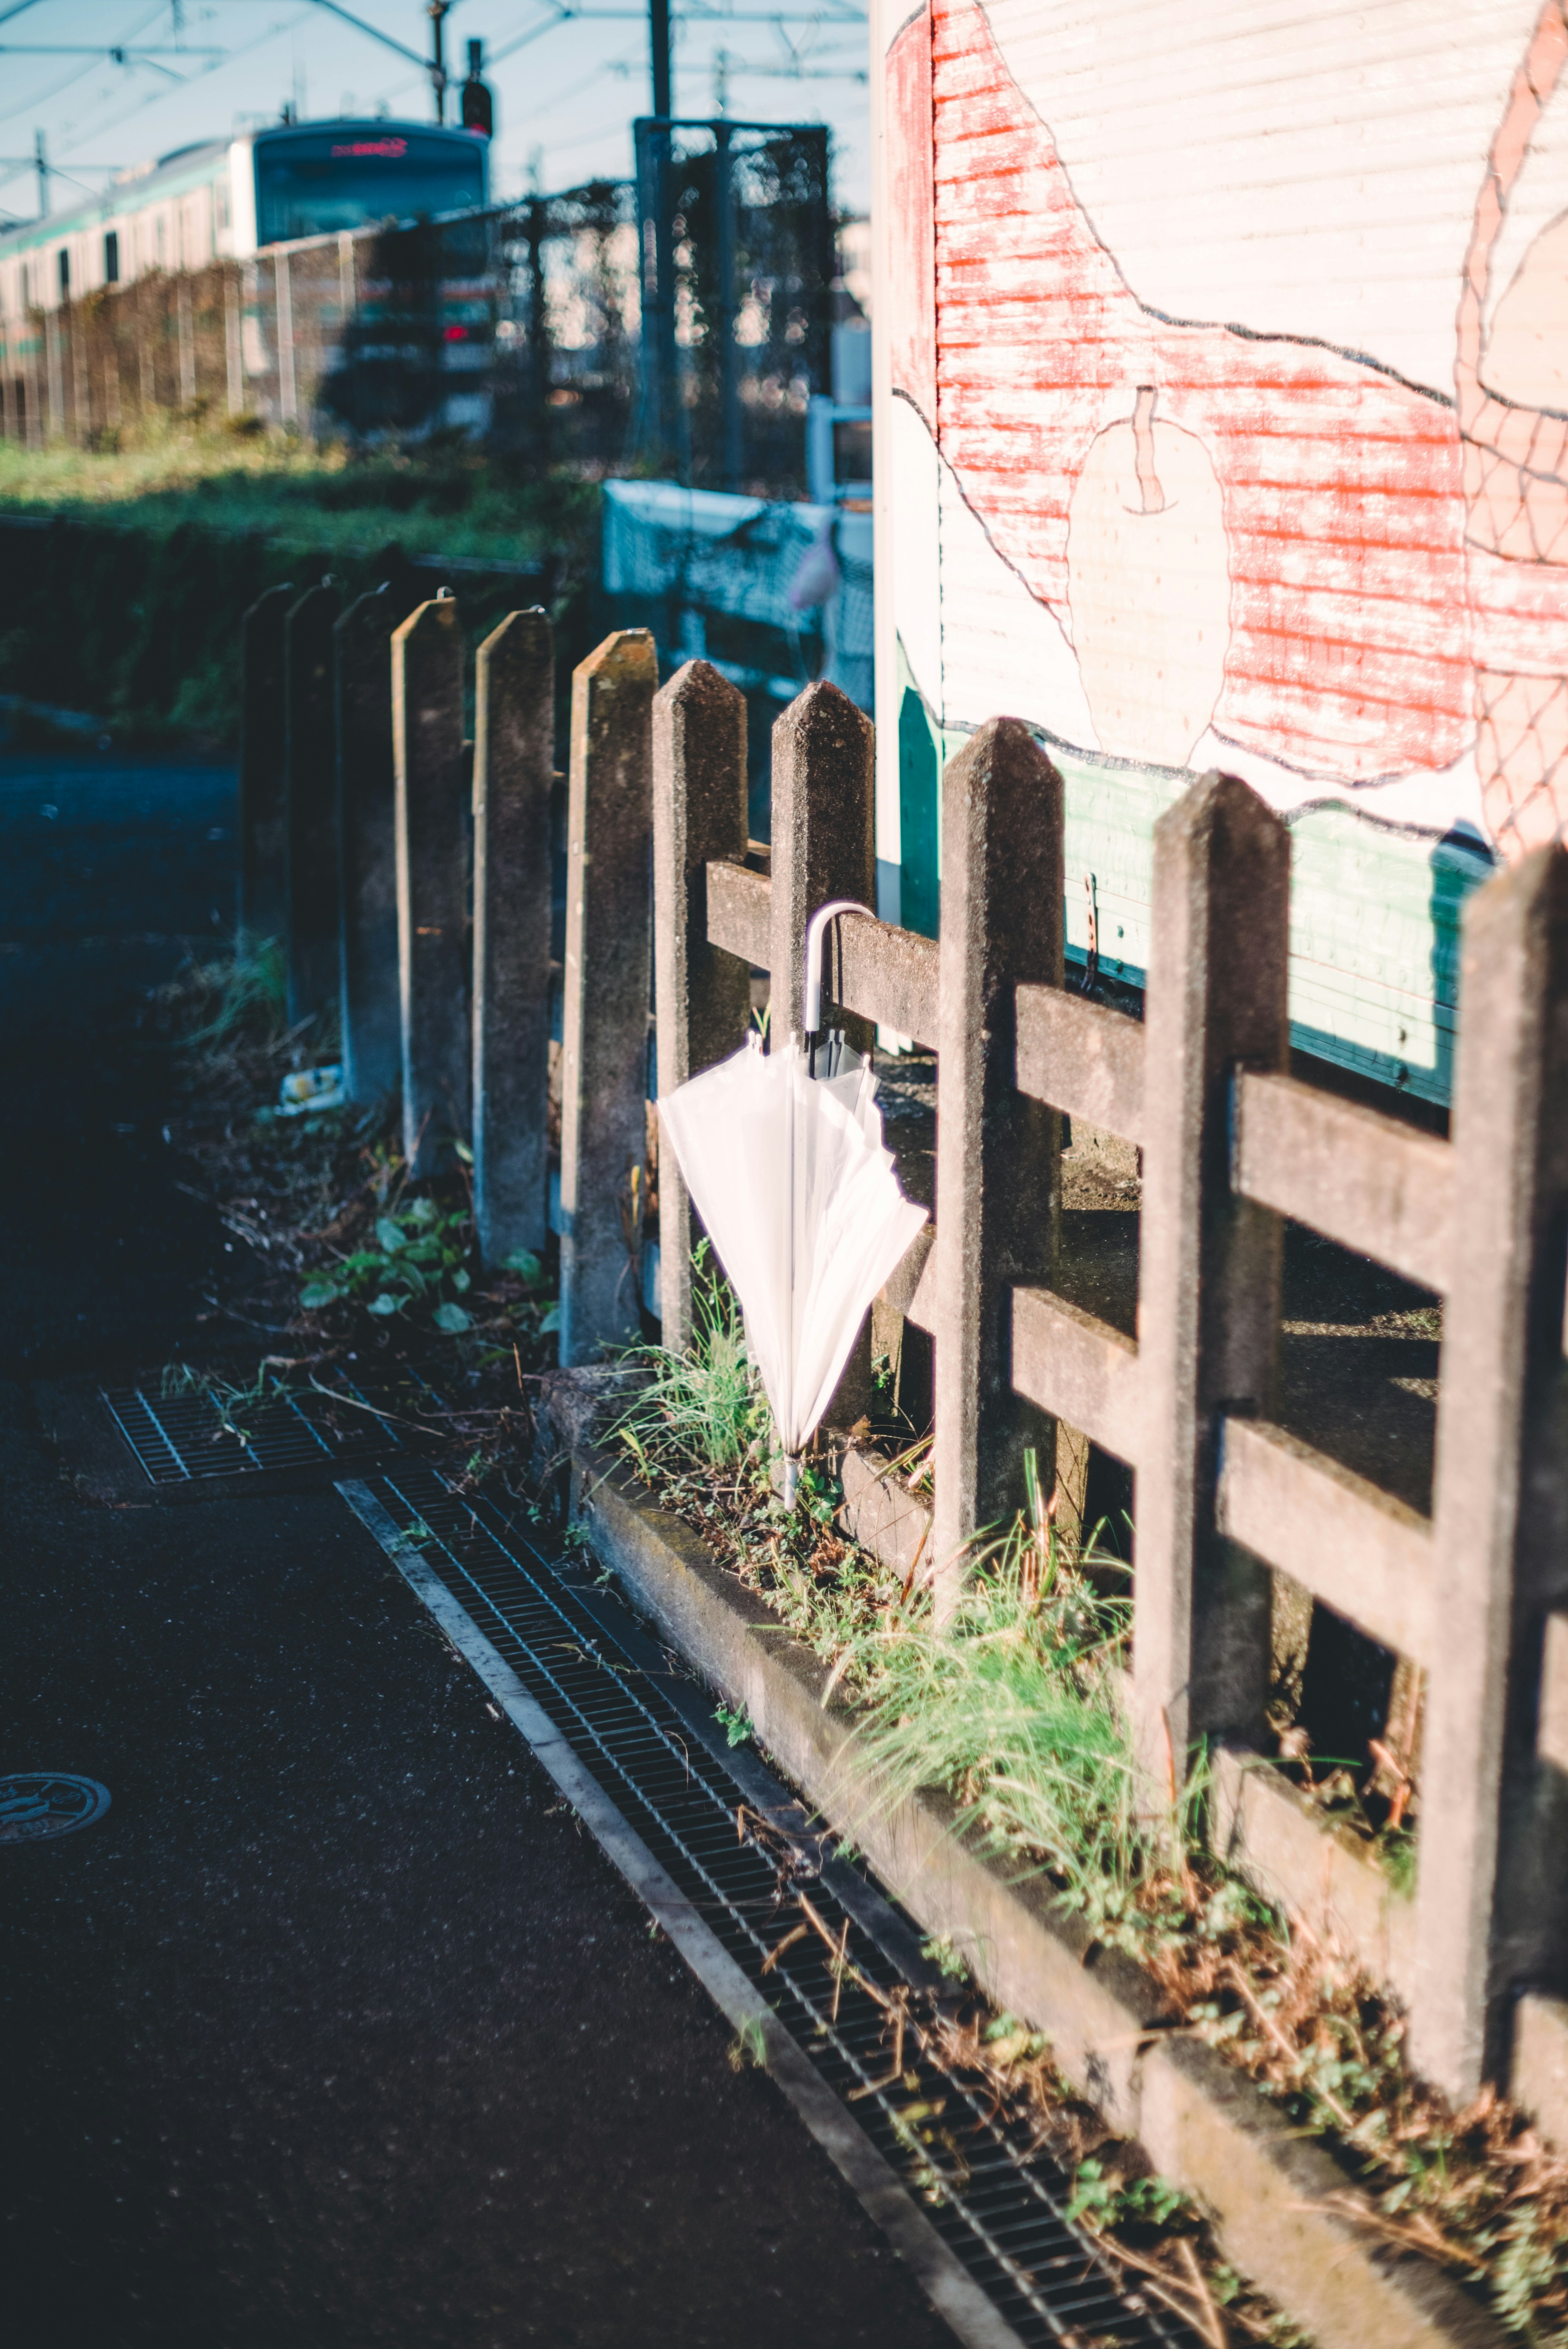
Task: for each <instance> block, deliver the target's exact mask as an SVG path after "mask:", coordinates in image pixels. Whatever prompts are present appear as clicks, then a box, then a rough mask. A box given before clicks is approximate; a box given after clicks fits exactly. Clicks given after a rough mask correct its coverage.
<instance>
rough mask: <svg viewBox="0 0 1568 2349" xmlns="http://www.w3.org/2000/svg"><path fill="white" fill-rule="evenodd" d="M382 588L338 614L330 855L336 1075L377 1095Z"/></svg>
mask: <svg viewBox="0 0 1568 2349" xmlns="http://www.w3.org/2000/svg"><path fill="white" fill-rule="evenodd" d="M392 625H393V605H392V597H391V594H390V591H389V590H388V589H387V587H385V586H383V587H380V588H377V591H376V593H375V594H374V595H361V596H359V597H358V598H357V599H356V601H355V602H354V603H352V604H351V605H349V607H348V609H347V611H346V612H345V613H344V615H343V616H342V618H341V619H340V620H339V621H338V623H337V631H336V633H337V658H336V668H337V861H338V893H339V941H338V942H339V956H340V966H339V969H340V984H341V1015H342V1021H343V1081H344V1088H345V1091H346V1093H347V1095H348V1098H349V1100H350V1101H355V1102H374V1101H379V1100H381V1099H382V1097H383V1096H384V1095H385V1094H387V1093H389V1092H392V1091H393V1089H394V1087H395V1086H396V1085H397V1082H398V1081H399V1080H400V1078H401V1076H402V1073H403V1036H402V1022H401V1017H400V1014H399V1010H398V1003H397V812H396V799H397V782H396V779H395V776H394V772H393V759H392Z"/></svg>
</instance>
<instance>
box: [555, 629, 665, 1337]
mask: <svg viewBox="0 0 1568 2349" xmlns="http://www.w3.org/2000/svg"><path fill="white" fill-rule="evenodd" d="M657 683H658V663H657V658H656V656H655V650H654V640H653V637H652V636H650V635H649V633H648V631H647V630H646V629H645V628H628V629H624V630H622V631H620V632H619V633H618V634H616V635H614V636H606V637H605V639H604V641H603V644H602V645H601V646H600V647H599V648H598V650H597V651H596V652H594V653H591V654H590V655H589V657H588V658H587V659H586V660H585V661H583V662H581V663H579V665H578V667H577V668H576V669H575V670H574V671H573V678H572V771H571V779H570V789H569V798H568V813H567V858H566V963H565V973H564V981H563V988H562V993H563V1005H562V1011H563V1019H562V1104H561V1360H562V1363H578V1362H586V1361H591V1360H592V1359H593V1355H594V1354H595V1353H596V1352H597V1351H598V1350H599V1349H600V1348H601V1347H603V1346H614V1345H626V1344H628V1343H630V1342H631V1341H632V1340H634V1339H635V1338H636V1336H637V1335H638V1332H639V1330H640V1328H641V1318H640V1311H639V1308H640V1304H641V1291H642V1266H641V1218H642V1210H643V1184H644V1180H645V1170H644V1157H645V1147H646V1122H647V1092H648V1075H647V1069H648V996H649V986H650V980H651V977H652V972H651V968H650V960H651V948H652V936H651V921H650V911H651V908H650V896H651V892H650V889H649V874H648V862H649V847H650V834H651V832H652V825H653V775H652V755H651V731H652V719H653V698H654V690H655V687H656V685H657Z"/></svg>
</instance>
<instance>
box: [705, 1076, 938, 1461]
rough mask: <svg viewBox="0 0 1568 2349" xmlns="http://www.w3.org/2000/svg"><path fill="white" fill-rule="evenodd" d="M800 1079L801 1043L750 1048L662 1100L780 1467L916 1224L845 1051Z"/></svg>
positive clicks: (825, 1396)
mask: <svg viewBox="0 0 1568 2349" xmlns="http://www.w3.org/2000/svg"><path fill="white" fill-rule="evenodd" d="M839 1069H840V1073H838V1074H837V1075H835V1076H831V1077H827V1078H822V1077H814V1076H812V1074H811V1073H810V1059H809V1057H808V1055H807V1053H805V1052H804V1051H803V1050H802V1049H801V1047H800V1044H799V1041H798V1040H796V1039H795V1038H793V1037H792V1038H791V1039H790V1040H789V1043H788V1044H786V1045H784V1046H782V1047H776V1048H775V1050H773V1051H771V1052H769V1053H766V1054H765V1053H763V1052H762V1051H760V1050H758V1049H756V1047H755V1046H753V1045H750V1044H748V1046H747V1047H746V1049H745V1050H742V1051H739V1052H737V1053H735V1054H734V1056H733V1057H732V1058H731V1059H729V1060H727V1061H720V1062H719V1063H718V1065H717V1068H713V1069H707V1070H705V1071H704V1072H703V1073H702V1075H701V1076H699V1077H693V1078H692V1079H691V1081H690V1082H689V1083H687V1084H684V1085H682V1086H681V1087H680V1088H679V1090H678V1091H677V1092H674V1093H671V1094H669V1095H667V1096H666V1097H665V1099H664V1100H663V1101H661V1102H660V1103H659V1117H660V1120H661V1122H662V1123H663V1126H664V1130H665V1133H666V1134H667V1135H668V1137H669V1142H670V1146H671V1148H672V1149H673V1151H674V1152H675V1155H676V1160H677V1162H678V1164H679V1166H680V1170H681V1173H682V1174H683V1175H684V1176H685V1178H686V1188H687V1189H688V1190H689V1191H690V1193H691V1195H692V1198H693V1201H694V1202H695V1204H696V1209H697V1212H698V1214H699V1215H700V1216H701V1217H702V1220H703V1222H704V1224H705V1226H707V1234H708V1237H709V1239H710V1240H711V1241H712V1243H713V1247H714V1251H715V1253H716V1255H717V1257H718V1260H719V1262H720V1264H721V1265H722V1266H723V1267H724V1270H725V1272H726V1274H727V1277H728V1279H729V1281H730V1283H731V1286H732V1287H733V1288H734V1289H735V1292H736V1294H737V1296H738V1298H739V1299H740V1303H741V1309H742V1310H743V1312H744V1313H745V1316H746V1334H747V1343H748V1346H749V1348H750V1350H751V1356H752V1360H753V1361H755V1362H756V1364H757V1367H758V1372H759V1374H760V1376H761V1379H762V1383H763V1386H764V1388H765V1390H766V1392H767V1395H768V1400H769V1403H770V1404H771V1405H772V1408H773V1418H774V1423H775V1424H776V1426H777V1428H778V1431H779V1443H780V1444H782V1446H783V1449H784V1454H785V1456H786V1459H788V1460H796V1459H799V1454H800V1452H801V1449H802V1447H803V1446H804V1445H805V1444H806V1443H807V1442H808V1440H809V1439H810V1436H811V1434H812V1433H813V1432H814V1430H815V1429H816V1427H817V1425H818V1423H819V1422H820V1419H821V1416H822V1413H824V1412H825V1411H826V1410H827V1408H828V1404H829V1402H830V1401H831V1399H832V1394H833V1390H834V1388H835V1387H836V1386H837V1385H838V1382H839V1380H840V1379H841V1376H842V1374H843V1369H844V1365H845V1363H846V1362H847V1361H848V1360H849V1356H850V1350H851V1347H852V1346H853V1344H854V1341H855V1335H856V1332H857V1331H858V1330H859V1329H860V1326H861V1319H863V1317H864V1315H865V1312H866V1310H867V1309H868V1307H869V1306H870V1304H871V1301H872V1298H873V1297H874V1296H875V1295H876V1293H877V1291H878V1289H879V1288H882V1285H883V1283H884V1282H885V1281H886V1280H887V1279H888V1278H889V1277H890V1275H891V1274H892V1272H893V1271H894V1270H895V1268H897V1266H898V1263H899V1261H900V1259H901V1258H902V1257H903V1255H904V1254H905V1252H906V1250H907V1249H908V1247H909V1246H910V1244H911V1242H912V1241H913V1238H914V1237H915V1235H916V1234H917V1233H918V1232H919V1230H920V1228H921V1226H922V1225H923V1223H924V1222H925V1209H924V1208H923V1207H917V1206H913V1204H912V1203H911V1202H910V1201H909V1200H908V1199H906V1198H905V1197H904V1196H903V1193H902V1192H901V1191H900V1189H899V1187H898V1177H897V1175H896V1174H895V1173H894V1171H893V1162H892V1154H891V1152H889V1151H887V1150H885V1149H884V1148H883V1146H882V1112H881V1111H880V1110H879V1109H878V1108H877V1106H876V1092H877V1083H876V1079H875V1077H874V1076H873V1075H872V1071H871V1070H870V1069H869V1068H868V1067H866V1066H865V1065H864V1063H863V1062H861V1061H859V1060H858V1059H857V1058H856V1057H855V1055H854V1054H853V1053H844V1054H842V1055H841V1057H840V1059H839Z"/></svg>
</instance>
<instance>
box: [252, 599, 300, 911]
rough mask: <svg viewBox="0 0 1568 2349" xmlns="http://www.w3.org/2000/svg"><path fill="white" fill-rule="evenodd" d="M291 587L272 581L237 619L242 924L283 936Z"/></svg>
mask: <svg viewBox="0 0 1568 2349" xmlns="http://www.w3.org/2000/svg"><path fill="white" fill-rule="evenodd" d="M293 602H294V589H293V587H292V586H284V587H269V588H268V589H267V590H266V593H265V594H264V595H258V596H257V598H256V600H255V602H254V603H253V605H251V608H250V610H249V611H248V612H247V613H246V614H245V616H244V618H243V619H242V621H241V623H240V928H241V930H242V932H243V934H244V936H245V937H246V938H247V939H250V940H251V941H254V940H256V939H257V938H282V937H284V935H285V932H286V928H287V924H288V816H287V802H286V801H285V799H284V771H285V770H284V745H285V741H286V739H287V729H286V728H285V726H284V621H285V620H286V618H287V616H288V609H289V605H291V604H292V603H293Z"/></svg>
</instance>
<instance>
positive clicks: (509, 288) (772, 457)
mask: <svg viewBox="0 0 1568 2349" xmlns="http://www.w3.org/2000/svg"><path fill="white" fill-rule="evenodd" d="M645 130H647V131H650V132H651V134H652V140H651V144H650V143H649V141H648V140H643V141H642V145H643V147H644V148H645V150H646V152H645V154H644V158H643V160H644V164H645V169H644V172H643V182H642V183H641V184H640V186H638V187H634V186H633V185H632V184H630V183H625V182H620V181H593V182H591V183H589V184H587V185H585V186H583V187H580V188H573V189H569V190H567V191H565V192H563V193H562V194H558V195H551V196H545V195H539V196H531V197H529V198H527V199H525V200H524V202H521V203H520V204H516V205H511V206H509V207H507V208H504V209H501V210H497V211H494V212H489V213H483V214H468V215H465V216H462V217H459V218H453V219H451V220H447V221H437V222H428V223H418V224H416V225H412V226H408V227H401V228H368V229H362V230H356V231H352V232H350V231H344V232H342V233H338V234H335V235H328V236H318V237H310V238H305V239H302V240H301V241H299V242H297V243H291V244H280V245H273V246H272V247H270V248H269V249H268V250H267V251H265V252H263V253H261V254H257V255H256V256H255V257H254V258H253V259H251V260H244V261H220V262H215V263H213V264H211V266H210V267H208V268H205V269H201V270H197V271H192V272H189V273H179V274H170V273H166V272H162V271H158V272H153V273H150V274H148V275H146V276H143V277H140V278H138V279H137V280H136V281H135V282H134V283H132V284H129V285H123V286H114V287H106V288H103V289H100V290H99V291H98V292H96V293H93V294H90V295H86V296H83V297H82V298H80V299H78V300H77V301H74V302H69V303H65V304H62V305H60V306H59V307H58V308H57V309H53V310H42V309H36V310H32V311H29V312H28V313H27V314H26V316H25V317H22V318H20V319H15V318H13V319H7V320H5V321H0V390H3V399H0V423H3V427H4V430H5V434H6V436H7V437H8V438H11V439H13V440H24V441H26V442H29V443H32V444H34V445H40V444H42V443H43V442H45V441H46V440H71V441H75V442H77V444H78V445H82V446H86V447H95V446H103V445H105V444H106V443H107V444H110V445H112V444H113V442H114V441H115V440H117V439H118V438H119V436H120V435H122V434H125V435H129V436H134V435H136V434H138V433H139V432H141V431H144V430H145V429H147V428H148V427H149V426H150V424H151V423H152V422H153V420H154V419H158V418H165V417H168V416H170V415H177V416H184V417H187V418H201V417H203V416H211V417H218V418H224V417H226V418H227V419H230V420H231V421H234V422H238V421H241V420H242V419H254V420H255V421H256V422H257V423H258V424H260V425H263V426H267V427H271V428H273V429H280V430H283V431H285V432H298V433H300V434H301V435H302V436H304V437H306V438H310V439H326V438H332V437H346V438H350V439H354V440H361V441H374V440H377V439H380V438H385V437H395V438H397V439H399V440H410V439H412V440H418V439H420V438H428V436H430V435H431V434H432V433H437V432H441V431H460V432H463V433H467V434H475V435H480V436H482V437H484V438H485V439H486V440H488V441H490V443H491V444H492V445H494V446H495V447H497V448H499V449H501V450H507V451H509V452H511V453H513V454H515V455H516V456H518V457H519V458H521V460H524V461H526V462H528V463H530V464H531V465H536V466H538V467H540V468H542V469H548V468H550V467H552V466H556V465H568V466H570V467H572V468H573V470H575V471H579V472H581V473H584V474H587V475H589V476H595V475H597V476H603V475H605V474H608V473H613V472H616V471H624V470H626V469H628V468H630V467H632V466H636V467H638V468H639V469H641V470H646V471H674V472H675V474H676V477H677V478H678V479H680V480H682V481H695V482H697V483H706V484H708V485H712V486H718V485H724V486H727V487H731V488H737V489H745V490H748V491H749V492H753V493H754V494H759V495H764V496H769V497H775V498H777V497H781V496H783V497H788V496H798V495H799V494H800V493H801V491H802V489H803V487H804V480H805V412H806V403H807V400H808V398H809V397H810V393H811V392H812V391H813V390H817V389H820V388H823V386H824V384H825V380H826V350H827V334H828V328H829V325H830V316H829V307H830V299H831V286H832V273H833V269H834V260H833V249H832V236H831V233H830V216H829V213H828V210H827V171H828V149H827V134H826V133H825V132H824V131H821V130H820V129H788V128H786V129H782V130H776V129H769V130H768V131H766V132H763V131H760V130H758V129H754V128H752V127H750V126H747V125H729V124H725V123H720V124H707V123H696V124H665V123H658V124H654V125H652V126H649V125H640V126H639V132H640V133H641V132H642V131H645ZM661 188H662V189H663V191H664V199H663V202H662V207H661V208H660V209H659V215H658V217H659V221H660V222H662V226H660V227H659V228H658V230H657V233H655V225H654V224H653V220H652V215H651V213H650V211H649V205H650V203H653V204H655V205H659V202H660V196H659V191H660V189H661ZM650 299H651V300H652V301H653V303H654V305H655V306H654V308H653V309H652V311H650V309H649V306H648V305H649V302H650ZM645 325H646V329H647V331H646V332H645Z"/></svg>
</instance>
